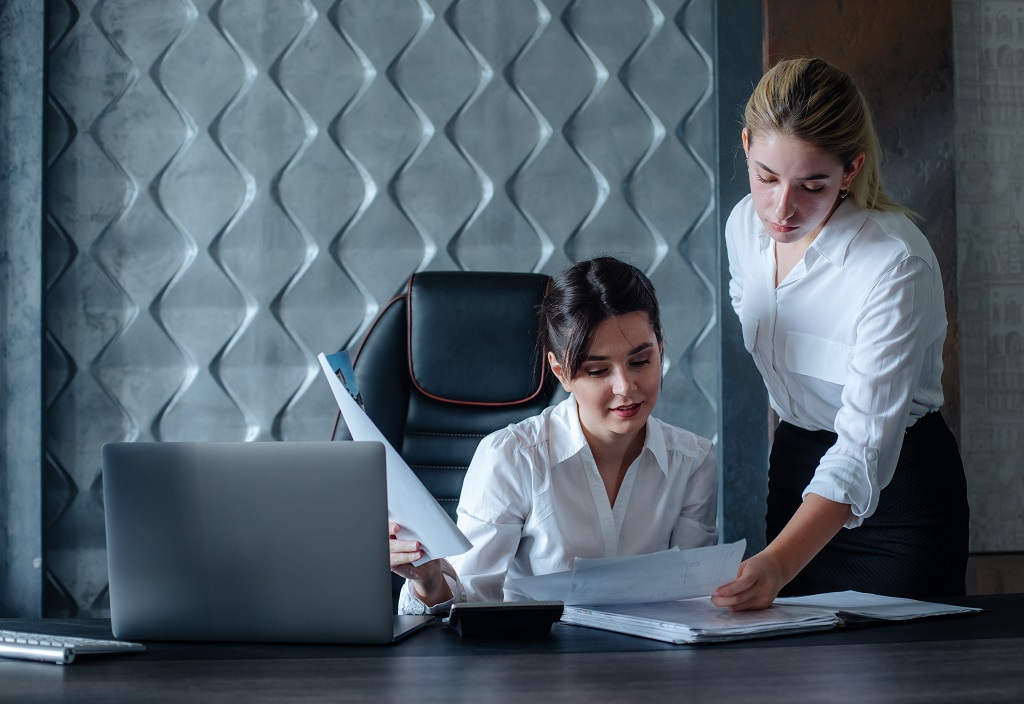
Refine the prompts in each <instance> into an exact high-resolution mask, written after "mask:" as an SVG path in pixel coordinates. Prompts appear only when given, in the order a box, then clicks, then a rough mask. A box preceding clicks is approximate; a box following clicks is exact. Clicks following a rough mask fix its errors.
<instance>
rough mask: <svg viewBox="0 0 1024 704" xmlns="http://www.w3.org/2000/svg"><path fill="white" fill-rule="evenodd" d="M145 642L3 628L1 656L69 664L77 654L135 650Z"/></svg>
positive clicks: (139, 649)
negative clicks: (57, 634)
mask: <svg viewBox="0 0 1024 704" xmlns="http://www.w3.org/2000/svg"><path fill="white" fill-rule="evenodd" d="M145 649H146V646H144V645H142V644H141V643H128V642H126V641H120V640H106V639H103V638H77V637H73V636H54V635H45V634H42V633H27V632H23V631H7V630H3V629H0V658H16V659H18V660H39V661H42V662H53V663H57V664H58V665H68V664H70V663H72V662H74V660H75V656H76V655H82V654H87V653H131V652H138V651H141V650H145Z"/></svg>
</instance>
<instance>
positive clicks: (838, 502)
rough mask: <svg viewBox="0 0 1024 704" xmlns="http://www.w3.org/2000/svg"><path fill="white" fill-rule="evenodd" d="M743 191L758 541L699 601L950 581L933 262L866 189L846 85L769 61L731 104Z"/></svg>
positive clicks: (903, 215)
mask: <svg viewBox="0 0 1024 704" xmlns="http://www.w3.org/2000/svg"><path fill="white" fill-rule="evenodd" d="M742 139H743V149H744V151H745V152H746V155H747V169H748V174H749V178H750V191H751V194H750V195H749V196H747V197H746V198H744V199H743V200H742V201H741V202H740V203H739V204H738V205H737V206H736V207H735V208H734V209H733V211H732V214H731V215H730V216H729V220H728V223H727V225H726V232H725V236H726V244H727V248H728V254H729V270H730V274H731V281H730V283H729V292H730V295H731V298H732V304H733V308H734V309H735V310H736V314H737V315H738V316H739V318H740V322H741V326H742V329H743V342H744V346H745V347H746V348H747V350H748V351H749V352H750V353H751V355H753V358H754V363H755V364H756V365H757V368H758V370H760V372H761V375H762V377H763V378H764V382H765V386H767V388H768V394H769V398H770V402H771V406H772V408H773V409H774V410H775V412H776V413H777V414H778V416H779V418H780V419H781V423H780V425H779V427H778V428H777V429H776V431H775V436H774V441H773V444H772V450H771V457H770V460H769V471H768V512H767V539H768V545H767V547H766V548H765V549H764V550H763V551H762V552H760V553H758V554H757V555H754V556H752V557H751V558H750V559H748V560H746V561H745V562H743V564H742V565H741V567H740V571H739V575H738V576H737V578H736V580H735V581H733V582H730V583H729V584H726V585H723V586H722V587H720V588H719V589H717V590H716V592H715V594H714V596H713V601H714V602H715V603H716V604H718V605H719V606H728V607H730V608H732V609H734V610H741V609H758V608H765V607H767V606H768V605H769V604H771V602H772V600H773V599H774V598H775V597H776V596H777V595H778V594H779V593H780V591H781V592H782V593H783V594H792V595H796V594H809V593H817V592H828V591H837V590H846V589H854V590H858V591H865V592H874V593H879V594H889V595H894V596H905V597H928V596H950V595H955V594H962V593H963V591H964V573H965V570H966V564H967V533H968V514H969V511H968V506H967V489H966V482H965V479H964V469H963V463H962V462H961V459H960V453H959V449H958V448H957V444H956V440H955V439H954V438H953V435H952V434H951V433H950V431H949V429H948V428H947V426H946V423H945V421H944V420H943V418H942V416H941V415H940V414H939V407H940V406H941V405H942V401H943V398H942V386H941V383H940V381H941V375H942V345H943V341H944V339H945V336H946V313H945V304H944V299H943V292H942V279H941V276H940V274H939V267H938V263H937V261H936V259H935V255H934V253H933V252H932V249H931V247H930V246H929V244H928V241H927V240H926V239H925V237H924V235H923V234H922V233H921V231H920V230H918V229H917V227H915V226H914V224H913V223H912V222H911V221H910V219H909V217H908V215H912V214H911V213H909V211H907V210H906V209H905V208H903V207H901V206H900V205H897V204H896V203H894V202H893V201H892V200H891V199H890V198H889V197H888V196H887V195H886V193H885V191H884V190H883V189H882V183H881V177H880V171H879V166H880V165H879V160H880V155H879V147H878V139H877V137H876V135H875V131H874V127H873V125H872V122H871V116H870V114H869V111H868V107H867V104H866V102H865V101H864V98H863V96H862V95H861V94H860V91H859V90H858V89H857V87H856V86H855V85H854V84H853V82H852V81H851V80H850V78H849V77H848V76H847V75H846V74H844V73H843V72H842V71H839V70H838V69H836V68H834V67H833V66H831V65H829V64H827V63H826V62H824V61H822V60H820V59H797V60H792V61H783V62H781V63H779V64H777V65H776V66H775V67H774V68H772V69H771V70H769V71H768V72H767V73H766V74H765V75H764V77H763V78H762V79H761V81H760V83H759V84H758V85H757V87H756V88H755V90H754V93H753V95H751V97H750V100H749V102H748V103H747V106H746V111H745V115H744V128H743V131H742Z"/></svg>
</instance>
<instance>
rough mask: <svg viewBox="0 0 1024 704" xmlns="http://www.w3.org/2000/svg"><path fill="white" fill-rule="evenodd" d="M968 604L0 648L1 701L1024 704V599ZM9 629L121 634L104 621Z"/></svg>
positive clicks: (15, 622)
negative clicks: (952, 613)
mask: <svg viewBox="0 0 1024 704" xmlns="http://www.w3.org/2000/svg"><path fill="white" fill-rule="evenodd" d="M950 601H951V602H952V601H953V600H950ZM955 601H956V602H957V603H964V604H970V605H973V606H981V607H982V608H984V609H986V611H985V612H984V613H981V614H977V615H970V616H958V617H950V618H939V619H925V620H920V621H915V622H908V623H887V624H882V625H872V626H865V627H859V628H849V629H840V630H836V631H830V632H820V633H809V634H804V635H796V636H786V637H778V638H767V639H761V640H751V641H742V642H737V643H728V644H718V645H699V646H691V645H683V646H676V645H668V644H664V643H659V642H656V641H651V640H646V639H642V638H633V637H630V636H624V635H619V634H614V633H606V632H603V631H596V630H591V629H585V628H577V627H573V626H568V625H564V624H556V625H555V626H554V627H553V628H552V632H551V635H550V636H549V637H548V638H546V639H543V640H537V641H512V640H464V639H460V638H459V637H458V635H457V634H455V633H454V632H452V631H450V630H448V629H446V628H444V627H442V626H440V625H438V626H436V627H430V628H428V629H426V630H425V631H422V632H420V633H418V634H416V635H413V636H412V637H410V638H409V639H408V640H406V641H403V642H401V643H399V644H397V645H392V646H333V645H331V646H312V645H252V644H249V645H246V644H219V643H218V644H183V643H151V644H148V645H149V649H148V650H147V652H145V653H139V654H123V655H116V656H82V657H80V658H79V659H78V660H76V662H75V663H74V664H72V665H68V666H59V665H51V664H46V663H35V662H24V661H17V660H3V659H0V701H2V702H8V701H10V702H43V701H45V702H61V701H69V702H70V701H74V702H85V703H88V702H120V701H132V702H139V701H144V702H165V701H167V702H170V701H174V702H191V701H196V702H200V701H201V702H221V701H231V702H239V701H244V702H277V701H284V700H301V701H308V702H317V701H332V702H337V701H374V702H386V701H403V702H416V703H417V704H420V703H429V702H458V701H473V702H480V703H481V704H486V703H488V702H528V703H529V704H537V703H538V702H544V701H552V700H556V701H557V700H568V701H586V702H588V703H589V702H593V703H595V704H600V703H602V702H625V701H678V700H680V699H685V700H686V701H715V702H724V703H727V704H742V703H744V702H756V703H757V704H764V703H765V702H773V701H785V702H822V701H829V702H863V701H871V702H887V701H900V702H966V701H979V702H980V701H984V702H1003V701H1005V702H1018V703H1019V702H1021V701H1024V594H1016V595H1005V596H992V597H973V598H967V599H958V600H955ZM0 628H16V629H18V628H20V629H22V630H39V629H44V628H45V629H48V630H49V631H51V632H57V633H67V634H69V635H71V634H74V635H86V636H102V637H109V636H110V630H109V622H107V621H101V620H77V621H75V620H30V619H0Z"/></svg>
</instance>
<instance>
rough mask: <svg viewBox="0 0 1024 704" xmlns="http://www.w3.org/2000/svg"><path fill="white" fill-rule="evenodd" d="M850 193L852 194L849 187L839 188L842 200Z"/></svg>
mask: <svg viewBox="0 0 1024 704" xmlns="http://www.w3.org/2000/svg"><path fill="white" fill-rule="evenodd" d="M848 195H850V189H849V188H840V189H839V200H842V199H843V198H845V197H846V196H848Z"/></svg>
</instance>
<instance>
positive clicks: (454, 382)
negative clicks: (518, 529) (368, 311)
mask: <svg viewBox="0 0 1024 704" xmlns="http://www.w3.org/2000/svg"><path fill="white" fill-rule="evenodd" d="M549 283H550V277H548V276H545V275H542V274H521V273H496V272H466V271H430V272H422V273H418V274H414V275H413V276H412V277H410V279H409V284H408V289H407V291H406V292H405V293H404V294H402V295H400V296H398V297H396V298H395V299H393V300H392V301H391V302H390V303H389V304H388V305H387V307H385V308H384V310H383V311H381V313H380V314H379V315H378V316H377V319H376V320H375V321H374V323H373V325H372V327H371V328H370V331H369V332H368V333H367V335H366V337H365V339H364V341H363V343H362V344H361V345H360V347H359V350H358V351H357V352H356V355H355V358H354V360H353V367H354V369H355V373H356V382H357V384H358V386H359V390H360V393H361V395H362V399H363V403H364V404H365V407H366V412H367V415H369V417H370V419H371V420H373V422H374V423H375V424H376V425H377V427H378V428H379V429H380V431H381V432H382V433H383V434H384V436H385V437H386V438H387V439H388V441H389V442H390V443H391V444H392V445H393V446H394V448H395V449H396V450H397V451H398V453H399V454H400V455H402V458H403V459H404V460H405V461H406V463H407V464H408V465H409V467H410V468H411V469H412V470H413V472H415V474H416V475H417V477H419V479H420V481H421V482H423V484H424V486H426V488H427V490H428V491H430V493H431V494H432V495H433V496H434V497H435V498H436V499H437V500H438V502H440V504H441V505H442V506H443V507H444V508H445V510H446V511H447V512H448V513H449V515H451V516H452V518H453V519H454V518H455V509H456V507H457V506H458V501H459V494H460V492H461V491H462V481H463V478H464V477H465V474H466V468H467V466H468V465H469V461H470V459H472V457H473V453H474V451H475V450H476V446H477V445H478V444H479V442H480V439H481V438H483V437H484V436H485V435H487V434H489V433H491V432H493V431H495V430H497V429H499V428H503V427H505V426H506V425H508V424H509V423H515V422H517V421H520V420H522V419H524V418H527V417H529V416H532V415H536V414H537V413H539V412H540V411H541V410H543V409H544V408H545V407H547V406H548V405H550V404H551V403H553V402H554V401H556V400H558V399H559V398H562V397H564V392H563V391H562V390H561V387H560V386H559V385H558V383H557V382H556V381H555V380H554V379H553V377H552V376H551V375H550V374H545V362H544V360H543V359H542V358H541V355H540V351H539V349H538V347H537V307H538V306H539V305H540V303H541V301H542V300H543V298H544V295H545V293H546V292H547V288H548V284H549Z"/></svg>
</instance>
